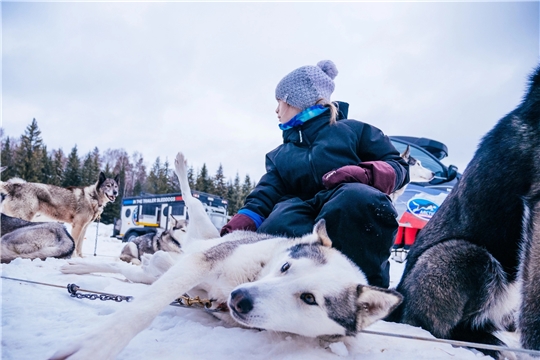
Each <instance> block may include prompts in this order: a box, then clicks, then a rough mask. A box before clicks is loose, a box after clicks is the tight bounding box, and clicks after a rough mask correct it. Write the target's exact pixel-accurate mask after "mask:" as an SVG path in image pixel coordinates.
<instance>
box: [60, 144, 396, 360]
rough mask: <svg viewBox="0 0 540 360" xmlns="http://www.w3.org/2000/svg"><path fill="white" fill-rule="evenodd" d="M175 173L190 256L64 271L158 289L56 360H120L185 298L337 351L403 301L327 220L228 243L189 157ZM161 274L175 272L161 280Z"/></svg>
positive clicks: (244, 234)
mask: <svg viewBox="0 0 540 360" xmlns="http://www.w3.org/2000/svg"><path fill="white" fill-rule="evenodd" d="M175 165H176V173H177V175H178V179H179V181H180V186H181V190H182V195H183V197H184V201H185V202H186V206H187V207H188V212H189V226H188V229H187V234H186V239H185V243H184V244H182V248H183V249H184V253H183V254H179V255H175V257H176V258H177V260H176V261H175V260H174V259H173V258H171V256H170V253H167V252H162V251H158V252H156V253H155V254H154V255H153V256H152V258H151V259H150V262H149V264H148V266H146V267H145V268H141V267H135V266H132V265H129V264H125V263H119V262H116V263H110V264H97V263H92V262H89V261H80V260H79V261H78V262H73V261H72V262H70V264H68V265H65V266H64V267H62V269H61V270H62V272H64V273H75V274H86V273H90V272H94V271H103V272H118V273H122V274H124V275H125V276H126V277H128V279H132V280H135V281H142V282H147V283H152V285H150V286H149V288H148V290H147V292H146V293H145V294H143V295H142V296H140V297H139V298H138V299H137V300H136V301H134V302H133V303H132V304H131V305H130V306H129V307H128V308H124V309H122V310H119V311H117V312H116V313H114V314H112V315H111V316H109V318H108V319H104V320H103V322H102V323H101V324H100V325H99V326H98V327H97V328H95V329H94V330H93V331H91V332H90V333H88V334H85V335H84V336H82V337H81V338H79V339H78V340H70V341H69V345H68V346H67V347H66V348H65V349H63V350H60V351H58V352H57V353H56V354H55V355H53V359H65V358H71V357H72V358H74V359H87V358H96V359H112V358H115V357H116V356H117V355H118V354H119V353H120V351H121V350H122V349H123V348H124V347H125V346H126V345H127V344H128V343H129V341H130V340H131V339H132V338H133V337H135V335H137V334H138V333H139V332H141V331H143V330H144V329H145V328H147V327H148V326H149V325H150V324H151V322H152V321H153V319H154V318H155V317H156V316H157V315H158V314H159V313H160V312H161V311H162V310H163V309H164V308H165V307H167V306H168V305H169V304H170V303H171V301H173V300H175V299H176V298H178V297H179V296H181V295H183V294H185V293H188V294H189V295H190V296H200V297H201V298H207V299H213V301H212V305H211V309H209V310H216V312H213V313H212V314H214V315H215V316H217V317H218V318H220V319H222V320H223V321H226V322H228V323H230V324H235V325H236V326H243V327H247V328H256V329H266V330H271V331H283V332H289V333H294V334H299V335H304V336H308V337H318V338H321V339H325V340H334V341H335V340H340V339H343V338H345V337H352V336H355V335H356V334H358V332H359V331H361V330H362V329H364V328H365V327H366V326H368V325H370V324H372V323H373V322H375V321H377V320H379V319H381V318H383V317H385V316H386V315H388V313H389V312H391V311H392V310H393V309H394V308H395V307H396V306H397V304H399V302H400V301H401V296H400V295H399V294H398V293H397V292H395V291H393V290H387V289H382V288H377V287H373V286H369V285H367V280H366V277H365V275H364V274H363V273H362V271H361V270H360V269H359V268H358V267H357V266H356V265H355V264H353V263H352V261H350V260H349V259H348V258H347V257H346V256H345V255H343V254H342V253H340V252H339V251H338V250H336V249H333V248H332V247H331V245H332V242H331V240H330V239H329V238H328V235H327V233H326V228H325V222H324V220H321V221H319V222H318V223H317V224H316V225H315V226H314V229H313V233H312V234H309V235H305V236H303V237H301V238H294V239H288V238H281V237H275V236H271V235H265V234H258V233H255V232H250V231H235V232H232V233H230V234H228V235H226V236H224V237H219V233H218V231H217V229H216V227H215V226H214V225H213V224H212V222H211V221H210V218H209V217H208V216H207V214H206V212H205V210H204V207H203V205H202V203H201V202H200V201H198V200H197V199H195V198H194V197H193V196H191V191H190V189H189V186H188V180H187V171H186V164H185V160H184V157H183V155H182V154H178V155H177V157H176V162H175ZM167 259H168V260H167ZM160 266H161V268H159V267H160ZM169 266H172V267H170V269H168V270H166V268H167V267H169ZM158 268H159V269H161V272H163V271H166V272H165V273H164V274H163V275H161V276H160V271H159V269H158Z"/></svg>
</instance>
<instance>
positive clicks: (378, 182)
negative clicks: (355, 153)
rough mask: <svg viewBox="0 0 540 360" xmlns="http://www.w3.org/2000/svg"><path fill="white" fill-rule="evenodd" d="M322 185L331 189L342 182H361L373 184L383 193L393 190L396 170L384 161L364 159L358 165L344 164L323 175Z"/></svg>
mask: <svg viewBox="0 0 540 360" xmlns="http://www.w3.org/2000/svg"><path fill="white" fill-rule="evenodd" d="M322 180H323V185H324V187H325V188H327V189H333V188H335V187H336V186H338V185H339V184H342V183H354V182H358V183H362V184H366V185H370V186H373V187H374V188H376V189H378V190H380V191H382V192H383V193H385V194H391V193H392V192H393V191H394V187H395V183H396V172H395V171H394V168H393V167H392V166H390V165H389V164H387V163H386V162H384V161H366V162H363V163H360V164H358V165H346V166H343V167H340V168H339V169H337V170H332V171H329V172H327V173H326V174H324V175H323V178H322Z"/></svg>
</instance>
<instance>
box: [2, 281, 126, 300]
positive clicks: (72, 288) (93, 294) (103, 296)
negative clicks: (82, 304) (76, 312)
mask: <svg viewBox="0 0 540 360" xmlns="http://www.w3.org/2000/svg"><path fill="white" fill-rule="evenodd" d="M1 278H2V279H7V280H14V281H22V282H26V283H30V284H36V285H45V286H51V287H57V288H61V289H65V288H66V287H65V286H61V285H55V284H48V283H44V282H39V281H31V280H25V279H17V278H12V277H8V276H1ZM67 291H68V292H69V293H70V295H71V297H75V298H77V299H90V300H96V299H97V298H98V297H99V299H100V300H103V301H105V300H114V301H116V302H121V301H126V302H130V301H131V300H133V296H124V295H116V294H109V293H104V292H100V291H94V290H85V289H81V288H80V287H79V286H78V285H77V284H68V285H67ZM77 291H84V292H89V293H90V294H81V293H78V292H77Z"/></svg>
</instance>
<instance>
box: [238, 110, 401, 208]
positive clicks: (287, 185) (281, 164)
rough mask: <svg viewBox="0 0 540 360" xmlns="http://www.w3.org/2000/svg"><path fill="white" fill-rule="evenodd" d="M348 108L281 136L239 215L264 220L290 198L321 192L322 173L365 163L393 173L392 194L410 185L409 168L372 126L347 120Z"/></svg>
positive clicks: (388, 141) (305, 197) (309, 195)
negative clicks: (243, 212) (333, 120)
mask: <svg viewBox="0 0 540 360" xmlns="http://www.w3.org/2000/svg"><path fill="white" fill-rule="evenodd" d="M347 112H348V104H346V103H339V117H338V121H337V122H336V123H335V124H330V123H329V121H330V111H329V110H328V111H326V112H324V113H322V114H321V115H319V116H317V117H315V118H313V119H310V120H308V121H306V122H305V123H304V124H303V125H301V126H298V127H295V128H292V129H288V130H285V131H284V132H283V144H282V145H280V146H278V147H277V148H276V149H274V150H272V151H271V152H269V153H268V154H267V155H266V174H265V175H264V176H263V177H262V178H261V180H260V181H259V183H258V184H257V186H256V187H255V189H254V190H253V191H252V192H251V193H250V195H249V196H248V197H247V199H246V202H245V204H244V207H243V208H244V209H248V210H251V211H253V212H255V213H257V214H259V215H260V216H262V217H263V218H267V217H268V215H269V214H270V212H271V211H272V209H273V208H274V206H275V205H276V204H277V203H279V202H281V201H284V200H287V199H289V198H291V197H299V198H301V199H302V200H308V199H311V198H313V197H314V196H315V194H317V193H318V192H320V191H322V190H325V188H324V186H323V183H322V177H323V175H324V174H325V173H327V172H329V171H331V170H334V169H337V168H340V167H342V166H345V165H357V164H359V163H360V162H364V161H377V160H380V161H384V162H386V163H387V164H389V165H390V166H391V167H392V168H393V169H394V171H395V173H396V183H395V187H394V189H398V188H400V187H402V186H403V185H405V184H406V183H407V182H408V181H409V178H408V177H409V175H408V171H407V169H408V165H407V163H406V162H405V161H404V160H403V159H402V158H401V157H400V154H399V152H398V151H397V150H396V149H395V147H394V146H393V145H392V143H391V142H390V140H389V139H388V137H386V136H385V135H384V134H383V133H382V131H381V130H379V129H377V128H376V127H374V126H371V125H369V124H365V123H363V122H360V121H357V120H350V119H346V116H347Z"/></svg>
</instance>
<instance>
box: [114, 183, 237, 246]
mask: <svg viewBox="0 0 540 360" xmlns="http://www.w3.org/2000/svg"><path fill="white" fill-rule="evenodd" d="M193 196H194V197H196V198H198V199H199V200H200V201H201V202H202V203H203V205H204V207H205V209H206V213H207V214H208V216H209V217H210V220H212V223H213V224H214V225H215V226H216V228H217V229H221V228H222V227H223V225H225V224H226V223H227V200H225V199H223V198H221V197H219V196H216V195H211V194H207V193H203V192H199V191H193ZM120 213H121V215H120V216H121V218H120V227H119V229H118V230H117V231H116V234H114V236H116V237H117V238H119V239H122V241H124V242H126V241H131V240H133V239H134V238H136V237H137V236H140V235H144V234H146V233H149V232H156V231H157V230H158V229H162V230H164V229H168V228H169V226H170V224H171V216H174V218H175V219H177V220H180V219H188V220H189V214H188V213H187V209H186V207H185V204H184V200H183V199H182V194H180V193H173V194H162V195H148V196H136V197H128V198H124V199H123V201H122V209H121V210H120Z"/></svg>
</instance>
